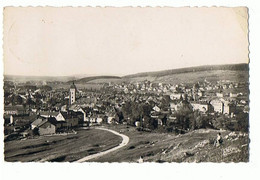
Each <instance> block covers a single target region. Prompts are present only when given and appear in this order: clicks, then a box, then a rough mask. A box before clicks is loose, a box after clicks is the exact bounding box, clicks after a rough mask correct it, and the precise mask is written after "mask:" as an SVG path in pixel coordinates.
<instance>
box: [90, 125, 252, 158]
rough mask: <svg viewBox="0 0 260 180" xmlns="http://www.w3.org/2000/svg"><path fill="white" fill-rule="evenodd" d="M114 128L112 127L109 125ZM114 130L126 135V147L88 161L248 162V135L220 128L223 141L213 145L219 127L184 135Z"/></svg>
mask: <svg viewBox="0 0 260 180" xmlns="http://www.w3.org/2000/svg"><path fill="white" fill-rule="evenodd" d="M109 128H112V129H115V127H109ZM116 129H117V130H119V131H121V132H122V133H123V134H125V135H127V136H129V138H130V141H129V144H128V145H127V146H125V147H124V148H122V149H120V150H117V151H115V152H112V153H110V154H109V155H107V156H103V157H100V158H97V159H92V160H91V161H97V162H137V160H138V159H139V157H140V156H143V157H144V162H248V161H249V153H248V145H249V139H248V134H243V133H240V134H239V133H231V132H230V131H221V133H222V137H223V138H224V142H223V144H222V145H221V146H219V147H216V146H214V145H213V139H215V138H216V136H217V133H218V132H220V131H218V130H212V129H201V130H196V131H193V132H190V133H187V134H184V135H174V134H167V133H149V132H138V131H136V130H135V128H133V127H129V128H126V126H118V127H117V128H116Z"/></svg>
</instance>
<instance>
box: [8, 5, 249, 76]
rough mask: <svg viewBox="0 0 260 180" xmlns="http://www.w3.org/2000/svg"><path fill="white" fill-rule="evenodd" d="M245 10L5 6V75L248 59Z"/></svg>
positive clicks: (112, 71) (109, 71)
mask: <svg viewBox="0 0 260 180" xmlns="http://www.w3.org/2000/svg"><path fill="white" fill-rule="evenodd" d="M247 18H248V16H247V9H245V8H188V7H187V8H90V7H87V8H51V7H47V8H41V7H37V8H32V7H31V8H18V7H16V8H13V7H8V8H5V9H4V74H9V75H34V76H68V75H80V74H85V75H127V74H132V73H138V72H147V71H157V70H166V69H175V68H181V67H190V66H199V65H209V64H233V63H247V62H248V38H247Z"/></svg>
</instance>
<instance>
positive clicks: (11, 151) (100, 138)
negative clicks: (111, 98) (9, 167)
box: [4, 129, 122, 162]
mask: <svg viewBox="0 0 260 180" xmlns="http://www.w3.org/2000/svg"><path fill="white" fill-rule="evenodd" d="M77 132H78V133H77V134H71V135H59V136H58V135H56V136H41V137H37V138H35V139H27V140H15V141H10V142H6V143H5V152H4V154H5V161H10V162H14V161H21V162H30V161H51V162H55V161H56V162H62V161H69V162H71V161H75V160H78V159H80V158H82V157H85V156H88V155H91V154H95V153H97V152H100V151H105V150H107V149H111V148H113V147H115V146H118V145H119V144H120V143H121V141H122V138H121V137H119V136H117V135H115V134H113V133H111V132H107V131H103V130H97V129H89V130H77Z"/></svg>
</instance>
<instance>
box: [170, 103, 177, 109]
mask: <svg viewBox="0 0 260 180" xmlns="http://www.w3.org/2000/svg"><path fill="white" fill-rule="evenodd" d="M177 108H178V105H177V103H174V102H170V109H171V111H177Z"/></svg>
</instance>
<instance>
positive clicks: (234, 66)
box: [122, 63, 249, 79]
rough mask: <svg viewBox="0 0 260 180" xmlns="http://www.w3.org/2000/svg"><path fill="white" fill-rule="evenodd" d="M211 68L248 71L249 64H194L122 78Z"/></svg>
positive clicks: (163, 74) (154, 75) (160, 75)
mask: <svg viewBox="0 0 260 180" xmlns="http://www.w3.org/2000/svg"><path fill="white" fill-rule="evenodd" d="M212 70H231V71H248V70H249V64H247V63H241V64H225V65H206V66H196V67H187V68H179V69H170V70H162V71H153V72H143V73H137V74H131V75H126V76H123V77H122V78H125V79H127V78H135V77H146V76H151V77H162V76H167V75H171V74H181V73H189V72H199V71H212Z"/></svg>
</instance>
